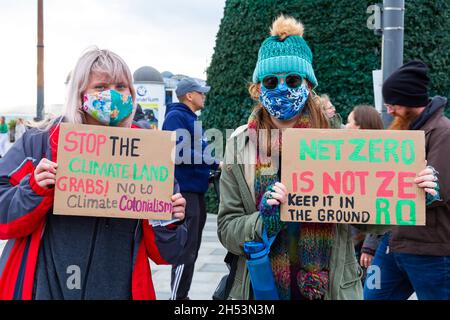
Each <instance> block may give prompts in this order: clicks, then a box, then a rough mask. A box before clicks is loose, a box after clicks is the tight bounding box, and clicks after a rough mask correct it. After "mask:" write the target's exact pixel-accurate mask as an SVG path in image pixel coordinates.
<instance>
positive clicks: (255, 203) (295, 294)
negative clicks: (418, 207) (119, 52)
mask: <svg viewBox="0 0 450 320" xmlns="http://www.w3.org/2000/svg"><path fill="white" fill-rule="evenodd" d="M316 86H317V79H316V77H315V75H314V70H313V68H312V53H311V50H310V49H309V47H308V45H307V43H306V42H305V40H304V39H303V25H302V24H301V23H300V22H298V21H296V20H295V19H293V18H288V17H284V16H281V17H279V18H278V19H277V20H276V21H275V22H274V23H273V26H272V29H271V36H270V37H269V38H267V39H266V40H265V41H264V42H263V44H262V46H261V48H260V50H259V55H258V61H257V64H256V68H255V71H254V73H253V84H252V85H251V86H250V94H251V96H252V97H253V98H254V99H255V100H256V101H258V104H257V106H256V107H255V109H254V111H253V113H252V114H251V116H250V119H249V121H248V124H247V125H244V126H242V127H240V128H238V129H237V130H236V131H235V132H234V133H233V135H232V136H231V138H230V139H229V140H228V143H227V148H226V157H225V165H224V170H223V172H222V176H221V182H220V190H221V195H220V200H221V201H220V206H219V215H218V220H217V222H218V235H219V239H220V241H221V242H222V244H223V245H224V246H225V247H226V248H227V249H228V250H229V251H230V252H231V253H233V254H234V255H236V256H237V257H238V262H237V269H236V273H235V278H234V283H233V286H232V289H231V292H230V294H229V297H231V298H234V299H253V298H257V299H258V296H257V295H259V294H260V297H263V298H264V297H269V298H271V299H283V300H293V299H300V300H302V299H308V300H313V299H362V285H361V281H360V278H361V275H362V273H361V269H360V267H359V266H358V263H357V261H356V258H355V250H354V246H353V241H352V237H351V232H350V229H349V228H350V226H349V225H347V224H327V223H284V222H281V221H280V210H279V205H280V204H282V203H285V202H286V201H287V189H286V187H285V186H284V185H283V184H281V183H280V182H279V181H280V178H279V176H280V170H279V169H280V168H279V166H277V165H276V164H277V163H280V161H279V156H282V155H279V150H280V149H281V148H280V141H281V137H280V135H279V132H282V131H283V129H285V128H299V129H301V128H328V121H327V119H326V118H325V115H324V114H323V112H322V111H321V109H320V102H319V101H318V99H319V97H317V96H316V95H315V93H314V91H313V89H314V88H315V87H316ZM264 129H266V131H265V133H271V135H270V136H269V135H266V136H264V134H263V133H264V131H263V130H264ZM274 129H278V130H279V131H275V132H274V131H271V130H274ZM267 130H268V131H267ZM258 133H261V134H262V137H263V138H262V139H258V140H257V141H255V140H256V139H252V137H253V138H255V137H258V136H259V134H258ZM266 137H267V139H266ZM269 146H270V148H269ZM266 155H267V156H268V157H270V158H269V159H264V158H265V157H266ZM267 160H268V161H269V162H268V161H267ZM422 175H423V176H425V177H427V178H430V179H431V178H432V177H431V176H429V175H428V172H424V173H422ZM419 186H425V185H419ZM362 227H366V228H367V226H362ZM264 231H265V232H264ZM264 235H266V236H267V237H265V236H264ZM264 238H265V239H264ZM267 238H269V239H270V238H272V239H274V241H273V243H272V246H271V249H270V254H269V263H270V266H269V269H271V271H272V272H271V274H269V275H268V276H267V277H259V280H260V281H261V282H263V281H266V283H264V284H263V285H262V286H261V290H259V289H258V290H255V283H256V282H257V281H256V280H258V279H257V278H258V275H256V276H255V277H253V274H252V271H251V269H250V268H249V269H248V270H247V266H246V263H247V265H248V266H250V264H249V263H248V262H246V260H247V258H246V257H250V260H251V257H252V252H251V251H250V249H252V248H256V246H255V245H254V244H255V243H261V242H262V241H263V240H265V242H266V243H270V240H269V241H267ZM250 245H252V246H250ZM253 267H255V264H252V268H253ZM256 267H257V266H256ZM256 267H255V269H256ZM265 267H266V266H264V271H266V270H267V268H265ZM249 270H250V272H249ZM251 277H252V282H250V278H251ZM261 278H262V279H261ZM269 279H272V282H274V283H273V285H272V286H271V287H272V288H273V290H272V291H274V292H270V294H267V292H265V293H264V292H263V287H264V288H267V287H269V285H268V283H267V282H268V281H269ZM254 280H255V281H254ZM256 291H258V292H256Z"/></svg>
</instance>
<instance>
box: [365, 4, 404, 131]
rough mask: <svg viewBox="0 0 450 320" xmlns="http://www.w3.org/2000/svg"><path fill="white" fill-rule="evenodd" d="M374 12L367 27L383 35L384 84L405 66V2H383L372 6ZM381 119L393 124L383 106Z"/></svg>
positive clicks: (385, 123) (386, 124)
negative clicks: (397, 70)
mask: <svg viewBox="0 0 450 320" xmlns="http://www.w3.org/2000/svg"><path fill="white" fill-rule="evenodd" d="M367 12H368V13H371V12H373V15H372V16H370V17H369V19H368V21H367V26H368V27H369V28H370V29H373V30H374V31H375V34H378V35H382V52H381V69H382V74H383V76H382V78H383V82H384V81H385V80H386V79H387V78H388V77H389V76H390V75H391V74H392V73H393V72H394V71H395V70H396V69H398V68H399V67H400V66H401V65H402V64H403V35H404V31H405V30H404V16H405V0H383V4H376V5H372V6H370V7H369V8H368V9H367ZM381 117H382V119H383V123H384V125H385V127H388V126H389V124H390V123H391V122H392V117H391V116H390V115H389V114H388V113H387V110H386V107H385V106H384V104H382V107H381Z"/></svg>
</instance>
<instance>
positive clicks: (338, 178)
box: [281, 129, 425, 226]
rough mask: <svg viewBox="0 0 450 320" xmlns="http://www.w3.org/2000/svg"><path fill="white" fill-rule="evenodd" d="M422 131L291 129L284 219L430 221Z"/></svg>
mask: <svg viewBox="0 0 450 320" xmlns="http://www.w3.org/2000/svg"><path fill="white" fill-rule="evenodd" d="M424 168H425V137H424V133H423V132H422V131H394V130H324V129H287V130H286V131H285V132H284V133H283V143H282V164H281V169H282V170H281V171H282V172H281V182H282V183H283V184H285V186H286V188H287V189H288V192H289V194H288V202H287V203H286V204H285V205H282V206H281V220H283V221H299V222H324V223H329V222H330V223H352V224H380V225H382V224H386V225H414V226H417V225H425V192H424V191H423V190H422V189H421V188H419V187H417V185H416V184H415V183H414V178H415V177H416V176H417V174H418V173H419V172H420V171H422V170H423V169H424Z"/></svg>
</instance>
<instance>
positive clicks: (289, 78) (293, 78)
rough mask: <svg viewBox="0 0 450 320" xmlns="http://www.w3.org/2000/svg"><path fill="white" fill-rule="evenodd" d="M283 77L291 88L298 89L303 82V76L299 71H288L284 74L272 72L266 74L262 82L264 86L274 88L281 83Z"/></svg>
mask: <svg viewBox="0 0 450 320" xmlns="http://www.w3.org/2000/svg"><path fill="white" fill-rule="evenodd" d="M281 79H284V82H285V83H286V85H287V87H288V88H290V89H297V88H298V87H300V86H301V85H302V83H303V77H302V76H301V75H300V74H298V73H288V74H287V75H283V76H280V75H276V74H270V75H267V76H265V77H264V78H263V79H262V81H261V83H262V85H263V86H264V88H266V89H269V90H273V89H275V88H276V87H278V84H279V83H280V81H281Z"/></svg>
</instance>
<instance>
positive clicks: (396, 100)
mask: <svg viewBox="0 0 450 320" xmlns="http://www.w3.org/2000/svg"><path fill="white" fill-rule="evenodd" d="M427 73H428V67H427V65H426V64H425V63H423V62H422V61H419V60H415V61H411V62H408V63H406V64H404V65H403V66H401V67H400V68H398V69H397V70H396V71H394V73H392V74H391V75H390V76H389V77H388V78H387V79H386V81H384V83H383V99H384V102H385V103H387V104H392V105H400V106H405V107H412V108H418V107H424V106H426V105H427V104H428V86H429V84H430V78H429V77H428V74H427Z"/></svg>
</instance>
